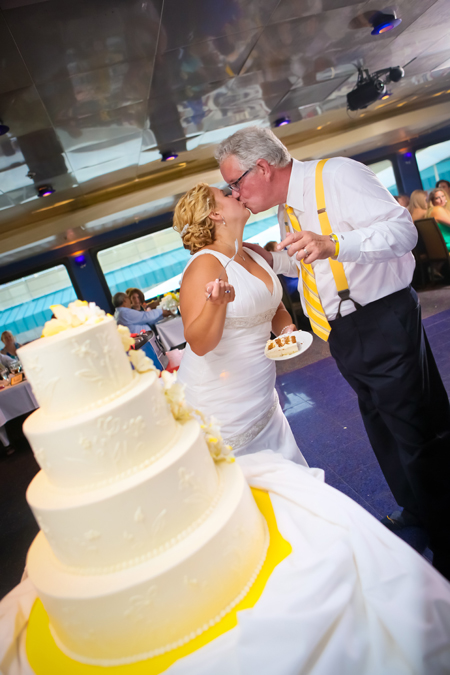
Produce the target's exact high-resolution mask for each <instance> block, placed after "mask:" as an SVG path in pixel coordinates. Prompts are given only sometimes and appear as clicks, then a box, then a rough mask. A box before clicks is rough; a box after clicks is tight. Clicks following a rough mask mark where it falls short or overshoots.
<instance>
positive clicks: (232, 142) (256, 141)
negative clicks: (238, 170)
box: [214, 127, 291, 169]
mask: <svg viewBox="0 0 450 675" xmlns="http://www.w3.org/2000/svg"><path fill="white" fill-rule="evenodd" d="M231 155H233V156H234V157H236V159H237V160H238V162H239V164H240V165H241V167H242V169H248V168H250V167H251V166H254V165H255V164H256V162H257V160H258V159H265V160H266V161H267V162H268V163H269V164H271V165H272V166H276V167H283V166H287V165H288V164H289V162H290V161H291V155H290V154H289V152H288V149H287V148H286V146H284V145H283V143H282V142H281V141H280V139H279V138H277V137H276V136H275V134H274V133H273V131H271V130H270V129H265V128H262V127H247V128H246V129H240V130H239V131H236V133H234V134H233V135H232V136H230V137H229V138H226V139H225V140H224V141H222V143H220V145H219V146H218V147H217V149H216V152H215V153H214V156H215V158H216V159H217V161H218V163H219V166H220V164H222V162H224V161H225V160H226V159H227V157H230V156H231Z"/></svg>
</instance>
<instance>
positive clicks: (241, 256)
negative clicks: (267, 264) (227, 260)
mask: <svg viewBox="0 0 450 675" xmlns="http://www.w3.org/2000/svg"><path fill="white" fill-rule="evenodd" d="M238 256H239V257H240V258H242V260H245V258H244V256H243V255H241V254H240V253H239V251H238Z"/></svg>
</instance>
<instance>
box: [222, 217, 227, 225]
mask: <svg viewBox="0 0 450 675" xmlns="http://www.w3.org/2000/svg"><path fill="white" fill-rule="evenodd" d="M222 223H223V224H224V225H225V227H226V226H227V224H226V222H225V218H224V217H223V216H222Z"/></svg>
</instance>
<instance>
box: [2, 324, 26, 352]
mask: <svg viewBox="0 0 450 675" xmlns="http://www.w3.org/2000/svg"><path fill="white" fill-rule="evenodd" d="M1 341H2V342H3V344H4V345H5V346H4V347H3V349H2V350H1V353H2V354H5V355H6V356H10V357H11V358H12V359H17V358H18V356H17V350H18V349H19V347H21V346H22V345H21V344H19V343H18V342H16V341H15V340H14V335H13V334H12V333H11V331H10V330H4V331H3V333H2V335H1Z"/></svg>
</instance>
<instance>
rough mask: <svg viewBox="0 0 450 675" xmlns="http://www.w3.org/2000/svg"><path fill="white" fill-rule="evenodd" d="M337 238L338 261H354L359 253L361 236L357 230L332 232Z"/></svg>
mask: <svg viewBox="0 0 450 675" xmlns="http://www.w3.org/2000/svg"><path fill="white" fill-rule="evenodd" d="M334 234H335V235H336V236H337V238H338V239H339V255H338V257H337V260H338V261H339V262H356V261H357V260H358V258H359V256H360V255H361V244H362V236H361V233H360V232H359V231H358V230H351V231H350V232H334Z"/></svg>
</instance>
